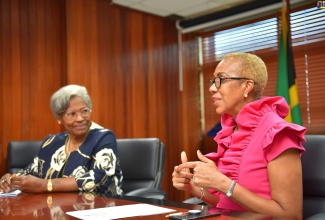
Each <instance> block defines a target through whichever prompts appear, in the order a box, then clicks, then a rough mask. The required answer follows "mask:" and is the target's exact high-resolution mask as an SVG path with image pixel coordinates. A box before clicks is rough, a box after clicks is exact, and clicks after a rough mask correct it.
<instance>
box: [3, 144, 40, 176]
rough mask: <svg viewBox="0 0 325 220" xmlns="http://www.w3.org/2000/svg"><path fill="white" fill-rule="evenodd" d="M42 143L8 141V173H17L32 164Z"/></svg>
mask: <svg viewBox="0 0 325 220" xmlns="http://www.w3.org/2000/svg"><path fill="white" fill-rule="evenodd" d="M41 144H42V141H10V142H9V143H8V172H9V173H17V172H18V171H19V170H20V169H23V168H25V167H26V166H27V165H28V164H30V163H31V162H33V159H34V157H35V156H36V155H37V153H38V151H39V149H40V148H41Z"/></svg>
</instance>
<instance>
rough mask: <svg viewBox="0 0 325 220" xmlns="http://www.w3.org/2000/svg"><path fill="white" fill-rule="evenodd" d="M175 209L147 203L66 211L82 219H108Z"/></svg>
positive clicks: (153, 213) (155, 213)
mask: <svg viewBox="0 0 325 220" xmlns="http://www.w3.org/2000/svg"><path fill="white" fill-rule="evenodd" d="M175 211H176V210H173V209H168V208H163V207H159V206H154V205H149V204H134V205H122V206H112V207H106V208H98V209H88V210H81V211H72V212H67V213H66V214H67V215H71V216H73V217H76V218H79V219H83V220H92V219H94V220H102V219H105V220H108V219H118V218H128V217H134V216H144V215H157V214H163V213H169V212H175Z"/></svg>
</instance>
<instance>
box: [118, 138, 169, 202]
mask: <svg viewBox="0 0 325 220" xmlns="http://www.w3.org/2000/svg"><path fill="white" fill-rule="evenodd" d="M117 147H118V151H119V158H120V163H121V169H122V172H123V181H122V190H123V192H124V195H126V196H137V197H145V198H154V199H165V198H166V193H165V192H164V191H162V190H161V183H162V179H163V175H164V163H165V145H164V144H163V143H162V142H161V141H160V140H159V139H158V138H130V139H117Z"/></svg>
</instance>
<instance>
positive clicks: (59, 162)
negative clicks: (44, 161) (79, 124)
mask: <svg viewBox="0 0 325 220" xmlns="http://www.w3.org/2000/svg"><path fill="white" fill-rule="evenodd" d="M64 149H65V145H63V146H62V147H60V148H59V149H57V151H55V153H54V154H53V156H52V158H51V168H52V169H54V170H55V171H60V170H61V168H62V167H63V165H64V163H65V161H66V160H67V155H66V154H65V151H64Z"/></svg>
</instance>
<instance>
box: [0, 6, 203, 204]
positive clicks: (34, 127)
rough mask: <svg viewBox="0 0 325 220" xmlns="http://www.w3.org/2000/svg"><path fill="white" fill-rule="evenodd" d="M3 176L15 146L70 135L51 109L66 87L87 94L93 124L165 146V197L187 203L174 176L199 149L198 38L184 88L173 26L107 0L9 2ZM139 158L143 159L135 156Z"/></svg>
mask: <svg viewBox="0 0 325 220" xmlns="http://www.w3.org/2000/svg"><path fill="white" fill-rule="evenodd" d="M0 2H1V6H0V7H1V8H0V12H1V15H0V20H1V28H0V33H1V36H0V45H1V48H0V58H1V64H2V67H1V68H0V77H1V82H0V85H1V89H0V91H1V92H2V94H1V98H0V102H1V106H3V109H1V110H0V114H1V116H0V119H1V121H2V122H3V123H2V124H1V126H0V127H1V128H0V132H1V134H0V141H1V143H0V147H1V148H0V153H1V152H3V154H1V155H3V160H1V162H0V174H3V173H4V172H5V171H6V158H7V155H6V154H7V143H8V141H9V140H13V139H15V140H34V139H44V137H45V136H46V135H47V134H49V133H57V132H59V131H62V129H63V128H62V127H60V126H59V125H58V124H57V122H56V121H55V120H54V119H53V116H52V113H51V112H50V108H49V99H50V97H51V95H52V93H53V92H54V91H55V90H57V89H58V88H60V87H61V86H63V85H66V84H81V85H84V86H86V87H87V89H88V91H89V94H90V96H91V97H92V101H93V110H94V111H93V119H94V121H96V122H98V123H99V124H101V125H103V126H105V127H107V128H110V129H112V130H113V131H114V132H115V134H116V136H117V137H118V138H132V137H158V138H160V139H161V140H162V141H163V142H164V143H165V144H166V165H165V176H164V180H163V189H164V190H165V191H166V192H167V194H168V199H170V200H178V201H182V200H184V199H185V198H186V195H185V194H184V193H183V192H179V191H177V190H176V189H174V187H173V186H172V184H171V174H172V171H173V168H174V166H175V165H177V164H179V163H180V152H181V151H182V150H184V149H185V150H186V152H188V154H189V158H190V159H194V158H196V149H198V147H199V146H200V139H201V137H200V135H201V134H200V121H199V103H198V91H199V90H198V73H197V64H196V60H197V54H196V53H197V52H196V47H197V45H196V41H195V36H190V37H187V38H184V41H185V44H184V47H183V50H184V53H185V58H184V63H185V65H184V82H183V83H184V90H183V91H180V90H179V78H178V45H177V30H176V28H175V22H174V21H172V20H169V19H168V18H161V17H157V16H153V15H149V14H145V13H140V12H137V11H133V10H130V9H127V8H123V7H119V6H117V5H112V4H110V2H109V1H107V0H93V1H89V0H69V1H64V0H59V1H58V0H13V1H3V0H1V1H0ZM135 156H136V155H135Z"/></svg>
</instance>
